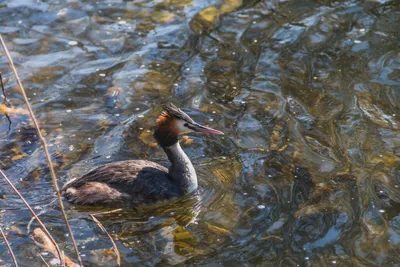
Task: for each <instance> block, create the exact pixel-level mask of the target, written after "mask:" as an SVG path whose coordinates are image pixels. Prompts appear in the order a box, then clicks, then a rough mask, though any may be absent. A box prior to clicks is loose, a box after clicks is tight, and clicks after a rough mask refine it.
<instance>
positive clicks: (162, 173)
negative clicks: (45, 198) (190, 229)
mask: <svg viewBox="0 0 400 267" xmlns="http://www.w3.org/2000/svg"><path fill="white" fill-rule="evenodd" d="M191 132H194V133H203V134H216V135H222V134H224V133H223V132H221V131H218V130H215V129H212V128H209V127H205V126H202V125H200V124H199V123H197V122H195V121H194V120H193V119H192V118H191V117H190V116H189V115H187V114H186V113H185V112H183V111H182V110H181V109H180V108H178V107H176V106H175V105H174V104H172V103H168V104H167V105H165V106H164V107H163V111H162V112H161V114H160V115H159V117H158V118H157V119H156V129H155V131H154V134H153V136H154V138H155V140H156V141H157V143H158V145H159V146H161V147H162V148H163V150H164V151H165V153H166V155H167V157H168V160H169V161H170V163H171V164H170V166H169V168H166V167H164V166H162V165H160V164H158V163H155V162H152V161H148V160H125V161H116V162H112V163H108V164H105V165H101V166H98V167H95V168H94V169H92V170H90V171H88V172H87V173H85V174H84V175H82V176H81V177H80V178H76V179H72V180H71V181H69V182H67V183H66V184H65V185H64V186H63V187H62V189H61V193H62V195H63V197H64V198H65V199H66V200H67V201H68V202H70V203H72V204H76V205H114V206H139V205H147V204H155V203H159V202H166V201H170V200H173V199H177V198H179V197H182V196H184V195H187V194H190V193H192V192H194V191H196V190H197V188H198V180H197V175H196V171H195V168H194V166H193V164H192V162H191V161H190V159H189V157H188V156H187V155H186V154H185V152H184V151H183V149H182V148H181V146H180V144H179V135H181V134H185V133H191Z"/></svg>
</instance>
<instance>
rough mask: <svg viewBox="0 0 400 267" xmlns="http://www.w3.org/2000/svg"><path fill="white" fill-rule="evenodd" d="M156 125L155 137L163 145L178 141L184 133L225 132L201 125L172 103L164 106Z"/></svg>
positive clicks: (166, 145)
mask: <svg viewBox="0 0 400 267" xmlns="http://www.w3.org/2000/svg"><path fill="white" fill-rule="evenodd" d="M156 125H157V128H156V130H155V132H154V137H155V139H156V140H157V142H158V143H159V145H160V146H162V147H168V146H171V145H173V144H175V143H176V142H178V137H179V135H180V134H184V133H191V132H196V133H204V134H224V133H223V132H221V131H218V130H215V129H212V128H209V127H205V126H203V125H200V124H199V123H197V122H195V121H194V120H193V119H192V118H190V117H189V115H187V114H186V113H185V112H183V111H182V110H181V109H179V108H177V107H176V106H175V105H173V104H172V103H169V104H167V105H165V106H164V107H163V111H162V112H161V114H160V116H159V117H158V118H157V120H156Z"/></svg>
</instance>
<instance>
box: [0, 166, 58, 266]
mask: <svg viewBox="0 0 400 267" xmlns="http://www.w3.org/2000/svg"><path fill="white" fill-rule="evenodd" d="M0 174H1V175H2V176H3V178H4V180H6V182H7V183H8V184H9V185H10V186H11V188H12V189H13V190H14V192H15V193H16V194H17V195H18V196H19V198H20V199H21V200H22V202H24V204H25V206H26V207H27V208H28V210H29V211H30V212H31V214H32V215H33V217H35V219H36V220H37V222H38V223H39V225H40V227H42V229H43V231H44V232H45V233H46V235H47V236H48V237H49V239H50V240H51V242H52V243H53V244H54V246H55V247H56V250H57V254H58V257H59V259H60V261H61V262H63V261H62V255H61V251H60V248H59V247H58V245H57V243H56V241H55V240H54V238H53V237H52V235H51V234H50V233H49V231H48V230H47V228H46V226H45V225H44V224H43V222H42V220H41V219H40V218H39V217H38V216H37V215H36V213H35V212H34V211H33V209H32V208H31V206H30V205H29V204H28V202H26V200H25V198H24V197H23V196H22V195H21V193H20V192H19V191H18V189H17V188H16V187H15V186H14V185H13V184H12V183H11V181H10V179H8V177H7V176H6V174H5V173H4V172H3V171H2V170H1V169H0Z"/></svg>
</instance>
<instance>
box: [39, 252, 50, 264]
mask: <svg viewBox="0 0 400 267" xmlns="http://www.w3.org/2000/svg"><path fill="white" fill-rule="evenodd" d="M37 254H38V255H39V257H40V258H41V259H42V261H43V263H44V265H46V267H50V265H49V264H48V263H47V261H46V260H45V259H44V258H43V256H42V255H41V254H40V253H39V252H38V253H37Z"/></svg>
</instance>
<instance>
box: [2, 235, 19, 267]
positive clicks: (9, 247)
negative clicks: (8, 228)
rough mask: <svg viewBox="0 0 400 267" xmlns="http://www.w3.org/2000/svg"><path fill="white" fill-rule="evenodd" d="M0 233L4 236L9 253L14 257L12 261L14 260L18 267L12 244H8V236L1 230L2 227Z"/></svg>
mask: <svg viewBox="0 0 400 267" xmlns="http://www.w3.org/2000/svg"><path fill="white" fill-rule="evenodd" d="M0 232H1V235H2V236H3V239H4V242H5V243H6V245H7V248H8V251H9V252H10V254H11V257H12V259H13V261H14V265H15V267H18V263H17V259H16V258H15V255H14V252H13V250H12V248H11V246H10V243H8V240H7V237H6V235H5V234H4V232H3V229H1V227H0Z"/></svg>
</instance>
